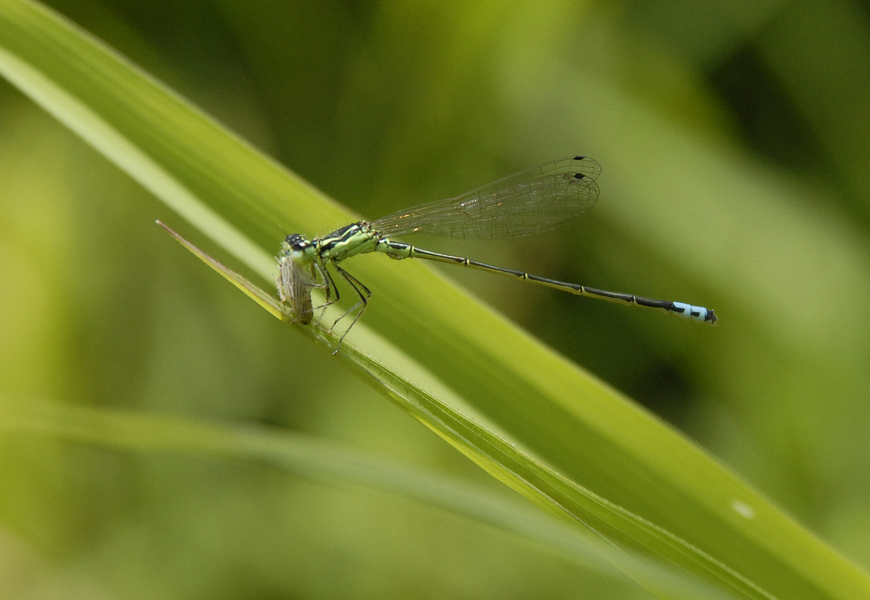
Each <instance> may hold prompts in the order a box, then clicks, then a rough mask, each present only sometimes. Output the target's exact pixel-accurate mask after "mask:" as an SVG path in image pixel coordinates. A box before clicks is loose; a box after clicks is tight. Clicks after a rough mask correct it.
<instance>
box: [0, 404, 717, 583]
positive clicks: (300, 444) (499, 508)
mask: <svg viewBox="0 0 870 600" xmlns="http://www.w3.org/2000/svg"><path fill="white" fill-rule="evenodd" d="M0 407H2V411H0V431H7V432H15V433H17V434H28V435H44V436H50V437H53V438H60V439H65V440H69V441H72V442H77V443H85V444H92V445H99V446H104V447H107V448H112V449H117V450H130V451H136V452H149V453H165V454H172V455H192V456H197V457H202V458H217V459H222V460H233V461H237V460H246V461H252V462H259V463H263V464H266V465H269V466H271V467H274V468H276V469H279V470H282V471H286V472H290V473H294V474H297V475H302V476H305V477H311V478H314V479H318V480H321V481H324V482H328V483H343V484H350V485H361V486H366V487H370V488H374V489H377V490H381V491H386V492H389V493H392V494H396V495H399V496H403V497H406V498H408V499H411V500H414V501H417V502H422V503H425V504H427V505H429V506H432V507H434V508H439V509H443V510H448V511H450V512H453V513H455V514H457V515H459V516H463V517H466V518H470V519H473V520H475V521H478V522H482V523H486V524H488V525H491V526H493V527H497V528H499V529H502V530H504V531H506V532H509V533H512V534H514V535H517V536H520V537H523V538H525V539H528V540H530V541H533V542H536V543H538V544H541V545H542V546H544V547H546V548H548V549H550V550H551V551H553V552H556V553H558V554H560V555H562V556H563V557H564V558H566V559H568V560H570V561H572V562H574V563H576V564H578V565H580V566H582V567H583V568H585V569H590V570H593V571H596V572H599V573H603V574H605V575H609V576H613V577H623V575H622V574H621V572H620V571H618V570H617V568H616V567H615V566H614V565H617V566H619V567H621V568H622V569H623V570H624V571H631V572H639V573H643V574H644V577H645V579H646V580H648V581H652V582H654V583H655V584H656V585H658V586H659V587H660V588H668V589H672V590H677V592H678V593H680V594H682V595H683V596H684V597H704V598H714V599H719V598H722V599H724V598H728V597H733V596H726V595H724V594H722V593H720V592H718V591H717V590H716V589H714V588H712V587H711V586H709V585H705V584H703V583H700V582H698V581H695V580H693V579H692V578H690V577H687V576H686V575H685V574H679V573H674V572H673V571H672V570H671V569H669V568H667V567H664V566H663V565H661V564H657V563H654V562H652V561H649V560H647V559H644V558H643V557H641V556H638V555H633V554H630V553H626V552H623V551H617V550H616V549H614V548H613V547H610V546H607V545H603V544H601V543H599V542H596V541H595V540H591V539H589V538H587V537H584V536H580V535H577V534H576V533H575V532H573V531H571V530H570V529H567V528H565V527H562V526H559V525H558V524H557V523H555V522H554V521H553V520H552V519H549V518H547V517H545V516H543V515H541V514H540V512H537V511H533V510H530V509H528V508H525V507H522V506H519V505H517V504H516V503H514V502H506V501H505V500H504V498H502V497H500V496H498V495H495V494H493V493H492V492H490V491H487V490H484V489H481V488H479V487H477V486H472V485H468V484H466V483H463V482H461V481H458V480H455V479H452V478H448V477H442V476H438V475H435V474H431V473H421V472H418V471H415V470H411V469H408V468H407V467H403V466H401V465H398V464H394V463H392V462H390V461H386V460H384V459H382V458H378V457H374V456H368V455H365V454H361V453H360V452H359V451H358V450H350V449H345V448H342V447H341V446H339V445H337V444H334V443H331V442H328V441H324V440H322V439H319V438H316V437H313V436H309V435H305V434H299V433H289V432H287V431H284V430H280V431H276V430H272V429H269V428H265V427H250V426H228V425H222V424H217V423H204V422H194V421H190V420H186V419H180V418H169V417H158V416H152V415H144V414H136V413H129V412H122V411H114V410H112V411H110V410H98V409H94V408H89V407H80V406H69V405H64V404H59V403H49V402H40V401H36V400H30V401H27V402H23V401H13V400H10V399H9V398H3V397H0Z"/></svg>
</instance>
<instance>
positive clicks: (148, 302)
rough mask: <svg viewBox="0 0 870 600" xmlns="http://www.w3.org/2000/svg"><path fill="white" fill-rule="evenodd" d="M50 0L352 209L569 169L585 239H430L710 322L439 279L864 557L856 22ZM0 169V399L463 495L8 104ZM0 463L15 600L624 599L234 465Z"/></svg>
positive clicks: (32, 459) (589, 6) (94, 168)
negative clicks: (278, 452) (304, 437)
mask: <svg viewBox="0 0 870 600" xmlns="http://www.w3.org/2000/svg"><path fill="white" fill-rule="evenodd" d="M48 4H49V5H50V6H52V7H53V8H55V9H57V10H58V11H59V12H61V13H63V14H64V15H66V16H68V17H69V18H70V19H72V20H73V21H75V22H76V23H78V24H80V25H81V26H82V27H84V28H85V29H87V30H88V31H91V32H92V33H94V34H95V35H96V36H98V37H99V38H101V39H103V40H105V41H106V42H107V43H109V44H110V45H112V46H113V47H115V48H117V49H118V50H120V51H121V52H122V53H124V54H125V55H127V56H129V57H130V58H131V59H132V60H133V61H135V62H136V63H138V64H140V65H142V66H143V67H144V68H145V69H146V70H148V71H149V72H151V73H154V74H155V75H156V76H157V77H159V78H160V79H162V80H163V81H165V82H168V83H169V84H171V85H173V86H174V87H175V88H176V89H178V90H179V91H180V92H181V93H182V94H184V95H185V96H187V97H189V98H191V99H192V100H193V101H195V102H196V103H197V104H199V105H200V106H202V107H204V108H205V109H206V110H208V111H209V112H210V113H211V114H213V115H214V116H216V117H217V118H218V119H220V120H221V121H222V122H223V123H225V124H226V125H228V126H229V127H231V128H232V129H234V130H235V131H236V132H238V133H239V134H240V135H241V136H243V137H244V138H246V139H248V140H250V141H252V143H254V144H255V145H257V146H258V147H260V148H261V149H263V150H265V151H266V152H268V153H270V154H271V155H273V156H274V157H276V158H277V159H278V160H280V161H281V162H282V163H284V164H286V165H288V166H289V167H291V168H292V169H293V170H295V171H296V172H297V173H299V174H301V175H303V176H304V177H306V178H307V179H308V180H309V181H312V182H313V183H315V184H316V185H318V186H319V187H320V188H321V189H324V190H325V191H327V192H328V193H329V194H331V195H332V196H334V197H335V198H338V199H339V200H341V201H342V202H344V203H345V204H347V205H349V206H351V207H353V208H355V209H356V210H357V211H359V212H360V213H361V214H363V215H365V216H368V217H372V218H375V217H378V216H380V215H382V214H385V213H387V212H390V211H392V210H394V209H398V208H402V207H405V206H407V205H410V204H413V203H417V202H422V201H426V200H432V199H437V198H440V197H445V196H450V195H454V194H457V193H460V192H463V191H465V190H467V189H470V188H472V187H475V186H477V185H479V184H482V183H486V182H487V181H489V180H491V179H495V178H497V177H500V176H503V175H506V174H509V173H510V172H513V171H514V170H517V169H520V168H523V167H525V166H529V165H532V164H535V163H537V162H541V161H543V160H547V159H550V158H555V157H559V156H563V155H568V154H573V153H583V154H587V155H590V156H594V157H595V158H597V159H598V160H599V161H600V162H601V163H602V165H603V167H604V172H603V174H602V177H601V179H600V184H601V188H602V195H601V200H600V202H599V206H598V208H597V209H596V211H595V212H594V213H593V214H592V215H590V216H589V217H588V218H587V219H585V220H584V222H583V223H582V224H578V226H576V227H571V228H569V229H568V230H566V231H562V232H560V233H558V234H554V235H552V236H547V237H545V238H536V239H533V240H525V241H521V242H517V243H511V244H505V245H500V244H499V245H487V246H478V245H477V244H461V245H459V244H446V243H444V242H438V241H434V240H433V241H430V244H429V245H430V246H431V245H433V244H434V245H435V246H436V247H437V248H438V249H443V250H449V251H455V252H457V253H465V254H469V255H471V256H472V257H474V258H477V259H480V260H486V261H490V262H493V263H495V264H503V265H505V266H511V267H516V268H524V269H528V270H530V271H532V272H536V273H540V274H542V275H547V276H552V277H556V278H559V279H563V280H566V281H578V282H581V283H586V284H589V285H594V286H596V287H603V288H608V289H618V290H623V291H630V292H635V293H639V294H645V295H649V296H654V297H667V298H670V297H673V298H674V299H678V300H687V301H691V302H695V303H700V304H706V305H708V306H712V307H714V308H715V309H716V310H717V313H718V314H719V315H720V318H721V325H720V327H719V328H718V329H717V330H714V331H709V330H706V329H703V328H694V327H691V326H689V325H687V324H685V323H682V322H678V321H676V320H673V319H667V318H665V317H662V316H659V315H655V314H648V313H645V312H644V311H632V310H625V309H621V308H619V307H614V306H611V305H607V304H604V305H599V304H596V303H594V302H587V301H585V300H582V299H578V298H576V297H572V296H568V295H565V294H559V293H558V292H550V291H548V290H541V289H534V288H532V287H531V286H523V285H521V284H518V283H516V282H512V281H509V280H504V281H502V280H500V279H498V278H493V277H489V276H487V275H482V274H477V273H465V272H462V271H461V270H459V269H454V270H452V271H448V274H449V275H450V276H452V277H455V278H456V279H458V280H460V281H462V282H463V284H465V285H467V286H468V287H469V288H471V289H473V290H474V292H475V293H477V294H478V295H480V296H482V297H484V298H485V299H486V300H487V301H488V302H490V303H492V304H493V305H495V306H496V307H498V309H499V310H501V311H503V312H504V313H506V314H507V315H508V316H510V317H511V318H512V319H514V320H516V321H517V322H519V323H521V324H522V325H523V326H524V327H525V328H527V329H528V330H529V331H530V332H531V333H532V334H533V335H535V336H537V337H539V338H541V339H543V340H544V341H546V342H547V343H549V344H551V345H553V346H554V347H556V348H557V349H559V350H560V351H561V352H563V353H564V354H566V355H567V356H569V357H570V358H571V359H573V360H575V361H576V362H578V363H579V364H581V365H582V366H584V367H585V368H587V369H589V370H591V371H592V372H594V373H596V374H597V375H599V376H600V377H602V378H603V379H604V380H606V381H607V382H609V383H610V384H612V385H613V386H614V387H616V388H618V389H620V390H622V391H624V392H626V393H627V394H628V395H630V396H632V397H633V398H635V399H636V400H638V401H640V402H642V403H644V404H646V405H647V406H649V407H650V408H651V409H652V410H654V411H656V412H658V413H659V414H660V415H662V416H663V418H665V419H667V420H669V421H671V422H672V423H674V424H675V425H676V426H677V427H679V428H681V429H682V430H683V431H685V432H687V433H688V434H689V435H690V436H692V437H693V438H694V439H696V440H697V441H698V442H699V443H700V444H701V445H702V446H704V447H705V448H707V449H709V450H710V451H711V452H713V453H714V454H716V455H718V456H719V457H721V458H722V460H723V461H724V462H726V463H728V464H729V465H731V466H732V467H733V468H734V469H735V470H736V471H738V472H739V473H741V474H742V475H743V476H744V477H746V478H747V479H749V480H750V481H752V482H753V483H754V484H755V485H756V486H757V487H759V488H760V489H761V490H763V491H765V492H766V493H768V494H769V495H770V496H772V497H773V498H774V500H775V501H777V502H778V503H779V504H781V505H783V506H785V507H786V508H787V509H788V510H789V511H790V512H791V513H792V514H794V515H795V516H796V517H797V518H798V520H800V521H801V522H803V523H805V524H807V525H808V527H809V528H810V529H812V530H814V531H816V532H818V533H819V534H820V535H821V536H822V537H823V538H825V539H826V540H828V541H829V542H830V543H831V544H832V545H833V546H835V547H836V548H838V549H840V550H841V551H843V552H844V553H845V554H846V555H848V556H850V557H851V558H853V559H854V560H855V561H856V562H858V563H859V564H863V565H865V566H866V565H870V543H868V541H867V540H868V539H870V518H868V516H867V515H870V506H868V504H870V492H868V487H870V472H868V469H870V466H868V462H867V460H866V456H868V455H870V454H868V453H870V448H868V447H867V446H868V439H870V438H868V436H867V435H866V434H865V433H864V432H865V431H866V429H867V424H868V423H870V409H868V402H867V399H868V391H870V389H868V388H870V385H868V384H870V375H868V372H867V368H866V365H867V364H870V360H868V359H870V356H868V350H870V348H868V344H870V335H868V333H870V328H868V326H867V319H868V317H867V316H866V311H863V310H862V307H861V306H860V302H861V300H862V299H863V298H864V297H867V293H868V291H870V262H868V247H867V246H868V244H867V240H868V237H867V228H868V214H870V178H868V175H867V174H868V173H870V169H868V165H866V164H865V163H867V162H868V161H870V105H868V101H867V98H870V89H868V88H870V17H868V13H867V12H866V7H865V6H864V5H862V4H858V3H853V2H848V1H846V0H837V1H835V2H833V3H825V4H824V5H821V4H818V3H811V2H808V1H800V2H793V3H786V2H767V3H763V2H762V3H759V2H753V3H749V2H730V3H729V2H720V3H718V4H716V5H713V4H710V3H703V4H697V3H691V2H669V3H651V2H627V3H623V4H619V5H615V4H612V3H600V4H596V3H591V2H590V3H577V2H558V1H553V2H544V3H528V4H521V3H499V2H468V3H457V4H456V5H451V4H450V3H443V2H435V1H433V2H412V1H408V0H395V1H392V2H381V3H353V2H330V1H323V2H285V3H272V2H259V1H256V0H255V1H253V2H245V3H240V2H230V1H225V0H224V1H220V0H219V1H216V2H204V1H192V2H184V3H172V2H164V1H162V0H155V1H153V2H148V3H127V2H109V1H106V2H96V1H92V2H89V1H84V0H79V1H73V0H69V1H57V2H48ZM0 177H2V180H0V181H2V184H0V396H2V397H5V398H16V399H26V398H40V399H49V400H60V401H63V402H70V403H79V404H86V405H92V406H112V407H125V408H137V409H141V410H144V411H152V412H158V413H167V414H178V415H187V416H195V417H196V418H198V419H205V420H207V419H216V420H233V421H241V422H258V423H266V424H274V425H280V426H282V427H288V428H293V429H299V430H303V431H308V432H312V433H316V434H319V435H322V436H326V437H330V438H333V439H337V440H341V441H343V442H345V443H346V444H348V445H351V446H354V447H357V448H360V449H361V450H367V451H372V452H377V453H380V454H383V455H385V456H395V457H398V458H401V459H402V460H404V461H406V462H410V463H413V464H416V465H419V466H421V467H427V468H433V469H437V470H440V471H444V472H450V473H452V474H454V475H456V476H458V477H466V478H468V479H470V480H474V481H476V482H478V483H481V484H482V485H488V478H486V477H485V476H483V475H482V474H480V473H478V472H477V470H476V469H475V468H474V467H472V466H470V465H468V464H467V462H466V461H465V460H464V459H463V458H462V457H460V456H457V455H456V453H455V452H453V451H452V450H451V449H449V448H447V447H446V446H444V445H443V444H442V443H440V441H439V440H437V439H435V438H434V437H433V436H431V435H429V434H428V433H427V432H426V431H425V430H423V429H422V428H420V427H418V426H417V425H416V424H415V423H413V422H411V421H410V420H408V419H406V418H405V417H404V415H402V414H399V413H398V411H395V410H393V409H392V407H390V406H389V405H387V404H386V403H384V402H383V401H382V400H381V399H380V398H378V397H375V396H373V395H372V394H371V393H370V392H369V391H368V389H366V388H362V387H361V386H360V385H359V383H358V382H357V381H355V380H353V379H352V378H350V377H349V376H347V375H346V374H344V373H343V372H342V371H341V370H339V369H337V368H336V366H335V364H334V363H333V362H332V361H331V360H330V357H328V356H325V355H324V356H321V355H320V354H319V353H312V351H311V347H310V345H309V344H308V343H307V342H306V340H304V339H302V338H301V337H300V336H296V335H294V334H293V332H292V331H290V330H288V331H276V330H275V328H274V327H272V324H271V323H270V319H269V318H268V317H267V316H265V315H264V314H261V312H260V311H258V310H257V309H256V308H255V307H253V306H252V305H250V304H249V303H245V302H244V301H243V300H241V299H240V298H239V296H238V295H237V294H236V293H235V292H234V291H233V290H232V289H229V287H228V286H224V285H222V283H221V282H220V281H218V280H217V279H216V278H215V277H214V276H212V275H211V274H210V273H206V272H205V271H204V270H203V269H201V268H199V266H198V265H197V264H195V263H194V262H193V261H191V260H190V259H189V258H188V257H187V256H185V255H184V253H182V252H179V250H178V249H177V248H176V247H175V246H174V244H171V243H169V242H167V240H166V238H165V236H164V235H162V234H161V233H160V232H159V231H158V230H157V229H156V228H155V227H154V225H153V219H154V218H155V217H161V218H164V219H167V220H171V214H170V213H168V211H167V210H166V209H165V207H163V206H162V205H160V204H158V203H157V202H156V201H154V200H152V199H150V198H149V197H148V195H147V194H146V193H145V192H143V191H142V190H141V189H139V188H138V187H137V186H136V185H135V184H133V183H131V182H130V181H129V180H128V179H127V178H126V176H124V175H122V174H120V173H119V172H118V171H117V169H115V168H114V167H113V166H111V165H109V164H107V163H106V161H105V160H104V159H102V158H100V157H99V156H98V155H96V154H95V153H94V152H93V151H91V150H90V149H89V148H87V147H86V146H84V144H82V142H80V141H79V140H78V139H76V138H75V137H74V136H72V134H70V133H69V132H67V131H65V130H64V129H63V128H61V127H60V126H58V125H57V124H56V123H55V122H54V121H52V120H51V119H50V118H49V117H47V116H46V115H45V114H43V113H42V112H41V111H40V109H38V108H36V107H35V106H34V105H33V104H32V103H31V102H30V101H29V100H26V99H24V98H23V97H22V96H21V95H20V94H18V93H17V92H16V91H14V90H13V89H12V88H10V87H9V86H8V85H6V84H5V83H0ZM342 224H343V223H336V224H335V225H336V226H338V225H342ZM305 233H308V234H315V233H322V232H305ZM282 235H283V232H282V231H281V224H280V223H276V224H275V240H276V247H277V243H278V241H279V240H280V238H281V236H282ZM276 249H277V248H276ZM73 250H74V251H73ZM72 257H74V258H72ZM372 260H385V259H384V258H383V257H372ZM457 271H458V272H457ZM366 283H367V284H369V285H370V287H372V289H373V291H374V293H375V295H376V296H375V301H376V300H377V295H379V294H388V293H389V290H386V289H381V288H379V287H378V282H376V281H375V282H369V281H367V282H366ZM369 316H370V315H367V317H369ZM371 318H373V319H377V318H378V317H377V311H376V310H373V311H372V314H371ZM0 472H2V473H3V474H4V476H3V478H2V480H0V557H2V566H0V574H2V577H3V578H4V580H6V581H10V582H17V583H18V584H19V585H20V586H21V589H27V588H28V586H30V585H35V586H37V587H38V589H39V590H40V593H42V594H44V595H45V597H52V596H51V594H52V593H55V592H53V591H52V589H53V588H52V586H53V585H56V586H59V587H60V588H61V589H64V588H66V589H72V588H73V587H74V588H75V589H76V590H77V592H78V593H79V594H80V595H82V597H85V595H88V596H91V597H102V596H103V595H105V596H106V597H125V598H126V597H130V598H135V597H143V598H145V597H149V598H150V597H156V596H159V597H178V598H187V597H211V598H214V597H227V598H230V597H232V598H239V597H250V598H259V597H291V596H300V597H342V598H346V597H359V598H363V597H378V598H384V597H402V598H407V597H428V596H449V597H457V596H467V597H474V598H481V597H489V596H491V597H504V596H506V595H516V596H523V597H528V596H535V597H563V596H564V597H575V596H589V597H595V596H596V595H598V596H605V595H606V597H608V598H618V597H635V595H637V594H639V592H638V591H637V590H636V589H635V588H634V587H632V586H629V585H625V586H622V585H620V584H615V583H614V582H613V581H611V580H598V579H596V578H595V577H594V576H590V575H589V574H588V573H585V572H581V573H578V572H576V571H575V569H574V567H572V566H571V565H567V564H565V563H562V562H560V561H559V560H556V559H553V558H552V557H551V556H549V555H547V554H542V553H540V552H538V551H537V550H536V549H535V548H534V547H531V546H528V545H524V544H522V543H520V542H516V541H514V540H506V538H505V537H503V536H502V535H501V534H498V533H494V532H492V531H490V530H487V529H485V528H482V527H480V526H478V525H474V524H471V523H469V522H466V521H461V520H459V519H456V518H455V517H450V516H447V515H444V514H441V513H438V512H434V511H431V510H429V509H425V508H421V507H419V506H416V505H413V504H411V503H409V502H406V501H402V500H397V499H395V498H392V497H389V496H385V495H381V494H377V493H373V492H367V491H359V490H356V489H334V488H326V487H322V486H320V485H315V484H309V483H307V482H305V481H299V480H289V479H288V478H287V477H286V476H283V475H276V474H275V473H273V472H271V471H269V470H266V469H263V470H257V469H252V468H251V467H250V466H249V465H244V466H239V465H227V464H220V463H211V462H206V461H202V460H191V459H183V458H182V459H179V458H178V457H163V456H151V455H144V456H143V455H134V454H124V453H119V452H110V451H104V450H98V449H94V448H91V447H84V446H77V445H69V444H65V443H61V442H57V441H46V440H44V439H40V438H34V437H30V436H6V435H4V436H3V437H2V438H0ZM50 561H51V562H52V563H53V562H54V561H57V562H59V563H61V564H63V563H66V564H68V565H69V571H70V573H69V574H67V573H65V572H63V571H62V572H58V570H57V569H56V567H55V566H54V564H52V566H51V567H50V566H49V565H48V563H49V562H50ZM47 573H48V574H50V575H47Z"/></svg>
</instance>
